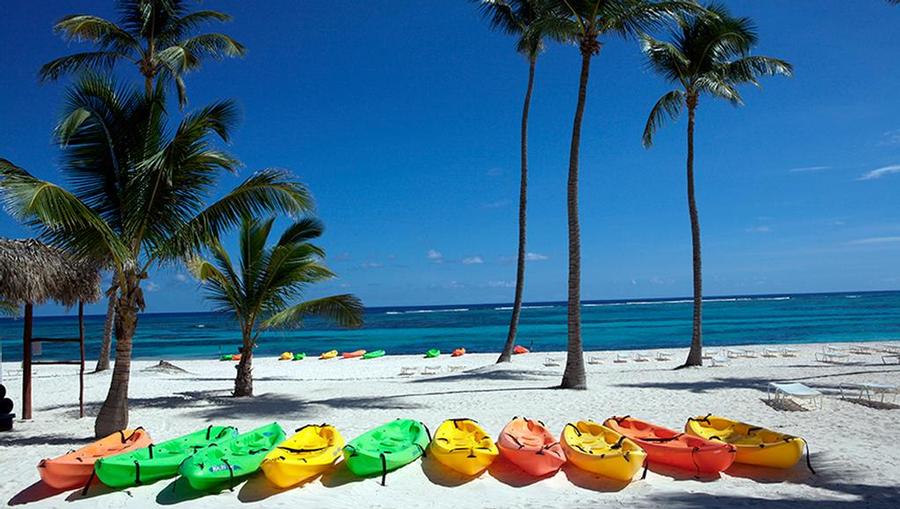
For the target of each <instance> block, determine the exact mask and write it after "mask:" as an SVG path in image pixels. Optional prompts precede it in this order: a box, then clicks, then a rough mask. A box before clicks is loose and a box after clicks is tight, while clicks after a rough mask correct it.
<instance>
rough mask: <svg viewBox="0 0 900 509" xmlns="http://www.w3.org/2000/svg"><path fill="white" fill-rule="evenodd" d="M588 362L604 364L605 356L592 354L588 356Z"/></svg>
mask: <svg viewBox="0 0 900 509" xmlns="http://www.w3.org/2000/svg"><path fill="white" fill-rule="evenodd" d="M588 364H603V357H600V356H599V355H591V356H590V357H588Z"/></svg>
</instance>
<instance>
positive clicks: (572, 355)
mask: <svg viewBox="0 0 900 509" xmlns="http://www.w3.org/2000/svg"><path fill="white" fill-rule="evenodd" d="M552 1H553V4H554V13H555V16H548V17H547V18H546V21H544V22H542V23H541V24H540V25H545V24H546V26H547V28H548V29H551V30H552V31H553V32H554V33H557V34H569V36H570V37H571V39H573V40H574V41H575V42H576V43H577V46H578V50H579V52H580V53H581V74H580V76H579V80H578V101H577V103H576V106H575V118H574V120H573V125H572V142H571V145H570V147H569V175H568V182H567V185H566V211H567V216H568V236H569V279H568V287H569V291H568V313H567V325H568V327H567V328H568V348H567V355H566V368H565V371H564V372H563V378H562V383H561V384H560V385H561V387H563V388H568V389H585V388H587V379H586V378H585V374H584V352H583V347H582V341H581V231H580V227H579V223H578V155H579V148H580V146H581V124H582V119H583V117H584V106H585V103H586V102H587V85H588V77H589V75H590V68H591V59H592V58H593V57H594V56H595V55H597V54H598V53H600V48H601V46H602V43H601V42H600V38H601V37H603V36H605V35H617V36H620V37H625V38H630V37H635V36H637V35H639V34H640V33H642V32H645V31H647V30H648V29H650V28H654V27H656V26H659V25H660V24H661V23H662V22H664V21H665V20H666V19H667V18H671V17H673V16H675V15H676V14H678V13H681V12H684V11H686V10H696V9H698V6H697V5H696V3H694V2H693V1H675V0H673V1H656V0H552Z"/></svg>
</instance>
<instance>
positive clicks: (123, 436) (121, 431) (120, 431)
mask: <svg viewBox="0 0 900 509" xmlns="http://www.w3.org/2000/svg"><path fill="white" fill-rule="evenodd" d="M119 435H121V436H122V443H123V444H124V443H125V430H123V429H120V430H119Z"/></svg>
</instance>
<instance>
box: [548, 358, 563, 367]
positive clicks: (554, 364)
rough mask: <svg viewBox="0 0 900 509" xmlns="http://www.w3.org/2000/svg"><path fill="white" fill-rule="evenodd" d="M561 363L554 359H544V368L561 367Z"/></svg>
mask: <svg viewBox="0 0 900 509" xmlns="http://www.w3.org/2000/svg"><path fill="white" fill-rule="evenodd" d="M561 365H562V363H561V362H560V360H559V359H557V358H556V357H545V358H544V366H546V367H548V368H555V367H559V366H561Z"/></svg>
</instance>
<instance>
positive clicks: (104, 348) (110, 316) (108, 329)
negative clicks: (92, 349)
mask: <svg viewBox="0 0 900 509" xmlns="http://www.w3.org/2000/svg"><path fill="white" fill-rule="evenodd" d="M115 320H116V296H115V295H110V296H109V303H108V304H107V305H106V321H104V322H103V342H102V343H100V357H98V358H97V367H96V368H94V373H99V372H101V371H106V370H107V369H109V350H110V346H111V345H112V331H113V323H115Z"/></svg>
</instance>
